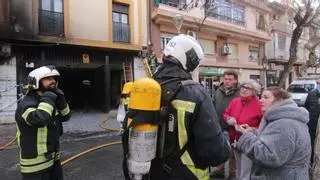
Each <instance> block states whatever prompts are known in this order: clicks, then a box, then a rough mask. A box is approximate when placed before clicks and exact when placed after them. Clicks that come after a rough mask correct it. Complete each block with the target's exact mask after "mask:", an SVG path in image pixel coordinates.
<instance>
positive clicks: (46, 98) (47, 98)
mask: <svg viewBox="0 0 320 180" xmlns="http://www.w3.org/2000/svg"><path fill="white" fill-rule="evenodd" d="M57 97H58V96H57V95H56V94H55V93H53V92H51V91H45V92H44V93H43V94H42V97H41V100H40V101H42V102H47V103H49V104H51V105H52V106H54V105H55V104H56V99H57Z"/></svg>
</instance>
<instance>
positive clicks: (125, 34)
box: [113, 22, 130, 43]
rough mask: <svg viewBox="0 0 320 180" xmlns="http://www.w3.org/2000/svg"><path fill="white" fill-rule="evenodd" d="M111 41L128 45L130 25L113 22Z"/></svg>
mask: <svg viewBox="0 0 320 180" xmlns="http://www.w3.org/2000/svg"><path fill="white" fill-rule="evenodd" d="M113 41H114V42H124V43H130V24H124V23H120V22H113Z"/></svg>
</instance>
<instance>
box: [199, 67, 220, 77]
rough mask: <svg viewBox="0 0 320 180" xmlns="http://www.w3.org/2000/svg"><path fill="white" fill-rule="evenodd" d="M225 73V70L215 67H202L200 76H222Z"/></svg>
mask: <svg viewBox="0 0 320 180" xmlns="http://www.w3.org/2000/svg"><path fill="white" fill-rule="evenodd" d="M223 73H224V69H222V68H215V67H200V74H203V75H215V76H218V75H222V74H223Z"/></svg>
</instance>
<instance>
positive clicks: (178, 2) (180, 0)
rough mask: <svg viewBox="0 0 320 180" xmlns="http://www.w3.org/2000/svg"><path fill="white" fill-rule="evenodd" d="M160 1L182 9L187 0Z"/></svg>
mask: <svg viewBox="0 0 320 180" xmlns="http://www.w3.org/2000/svg"><path fill="white" fill-rule="evenodd" d="M160 3H161V4H165V5H168V6H171V7H175V8H179V9H180V8H183V7H184V6H185V5H186V0H160Z"/></svg>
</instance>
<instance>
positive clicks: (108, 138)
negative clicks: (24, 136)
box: [0, 111, 124, 180]
mask: <svg viewBox="0 0 320 180" xmlns="http://www.w3.org/2000/svg"><path fill="white" fill-rule="evenodd" d="M115 117H116V111H111V112H110V113H109V114H106V113H101V112H88V113H83V112H75V113H73V116H72V118H71V119H70V121H68V122H67V123H65V124H64V135H63V136H62V137H61V148H60V149H61V160H62V161H63V160H65V159H67V158H69V157H71V156H73V155H75V154H77V153H80V152H82V151H85V150H87V149H90V148H93V147H96V146H98V145H101V144H106V143H110V142H115V141H120V139H121V138H120V134H119V132H116V131H106V130H104V129H102V128H101V127H100V126H99V124H100V123H101V122H102V121H104V120H107V121H106V126H107V127H109V128H119V125H118V123H117V122H116V118H115ZM15 128H16V126H15V124H7V125H0V146H2V145H3V144H5V143H6V142H8V141H9V140H10V139H11V138H13V137H14V136H15V132H16V130H15ZM18 156H19V149H18V146H17V144H16V143H14V144H13V145H12V146H10V147H9V148H7V149H5V150H3V151H0V159H1V160H0V179H1V180H17V179H21V175H20V173H19V159H18ZM63 171H64V179H65V180H91V179H92V180H109V179H110V180H118V179H119V180H122V179H124V177H123V174H122V147H121V145H113V146H110V147H104V148H102V149H99V150H97V151H94V152H91V153H89V154H87V155H84V156H81V157H79V158H78V159H75V160H73V161H71V162H69V163H68V164H66V165H65V166H64V167H63Z"/></svg>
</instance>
